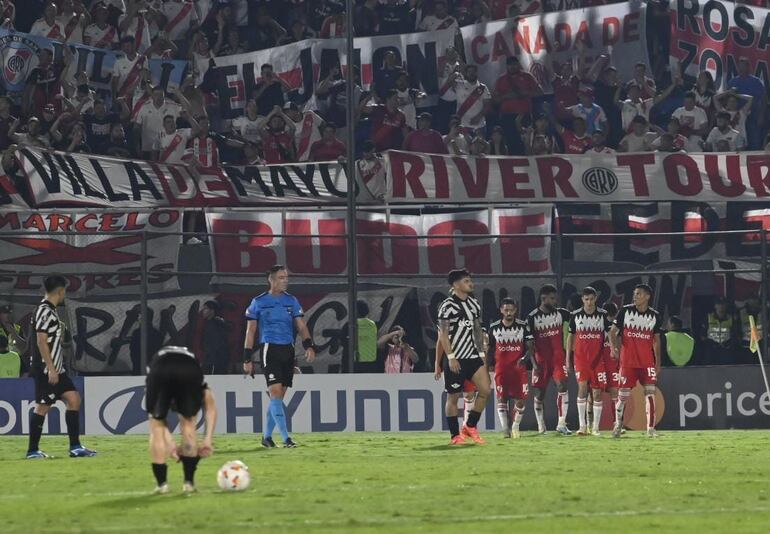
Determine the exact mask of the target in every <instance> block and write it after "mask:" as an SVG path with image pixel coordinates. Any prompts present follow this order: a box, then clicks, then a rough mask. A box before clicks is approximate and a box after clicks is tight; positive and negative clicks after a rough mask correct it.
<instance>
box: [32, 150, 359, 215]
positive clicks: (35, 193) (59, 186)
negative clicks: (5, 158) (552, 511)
mask: <svg viewBox="0 0 770 534" xmlns="http://www.w3.org/2000/svg"><path fill="white" fill-rule="evenodd" d="M17 157H18V159H19V161H20V162H21V167H22V169H23V171H24V173H25V175H26V178H27V181H28V183H29V190H30V194H31V196H32V199H33V201H34V203H35V206H36V207H38V208H46V207H61V206H84V207H100V208H121V209H124V208H154V207H166V206H171V207H190V208H202V207H212V206H221V207H237V206H249V205H258V204H275V203H311V204H314V205H317V204H319V203H323V202H335V201H336V202H338V203H344V201H345V198H346V197H347V177H346V175H345V169H344V166H343V165H340V164H339V163H336V162H327V163H324V162H320V163H301V164H299V163H298V164H296V165H265V166H248V167H239V166H229V165H226V166H223V167H211V168H199V169H196V168H194V167H192V166H187V165H165V164H162V163H155V162H151V161H141V160H126V159H119V158H110V157H106V156H95V155H90V154H73V153H67V152H54V151H47V150H44V149H40V148H35V147H25V148H22V149H20V150H19V151H17ZM366 197H367V198H369V196H368V194H367V195H366Z"/></svg>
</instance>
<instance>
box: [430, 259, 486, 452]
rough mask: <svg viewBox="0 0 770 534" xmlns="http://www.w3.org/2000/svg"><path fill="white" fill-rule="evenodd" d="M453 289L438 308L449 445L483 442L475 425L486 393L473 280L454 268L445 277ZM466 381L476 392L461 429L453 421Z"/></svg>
mask: <svg viewBox="0 0 770 534" xmlns="http://www.w3.org/2000/svg"><path fill="white" fill-rule="evenodd" d="M447 281H448V282H449V285H450V286H451V287H452V289H453V290H454V293H453V294H451V295H450V296H449V297H448V298H447V299H446V300H444V302H442V303H441V305H440V306H439V309H438V324H439V343H440V344H441V346H442V349H443V351H444V353H445V354H446V356H447V358H446V360H445V363H444V387H445V389H446V392H447V401H446V418H447V425H448V426H449V432H450V434H451V435H452V441H451V444H452V445H462V444H464V443H465V440H466V439H472V440H473V441H474V442H476V443H478V444H484V443H485V441H484V439H483V438H482V437H481V436H479V433H478V430H476V425H477V424H478V422H479V418H480V417H481V412H482V411H483V410H484V407H485V406H486V403H487V397H488V396H489V387H490V383H489V373H488V372H487V367H486V365H485V364H484V359H485V357H486V354H485V353H484V346H483V345H484V333H483V331H482V329H481V304H479V301H477V300H476V299H475V298H474V297H473V296H471V293H473V280H471V275H470V273H469V272H468V271H466V270H465V269H456V270H454V271H451V272H450V273H449V275H448V276H447ZM465 380H470V381H471V382H473V383H474V384H475V385H476V389H477V390H478V394H477V396H476V400H475V403H474V406H473V409H472V410H470V412H469V414H468V418H467V420H466V422H465V423H464V424H463V427H462V430H460V428H459V426H460V425H459V422H458V421H457V401H458V400H459V397H460V394H461V393H462V391H463V383H464V381H465Z"/></svg>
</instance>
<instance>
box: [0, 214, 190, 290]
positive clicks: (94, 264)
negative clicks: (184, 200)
mask: <svg viewBox="0 0 770 534" xmlns="http://www.w3.org/2000/svg"><path fill="white" fill-rule="evenodd" d="M181 230H182V212H181V211H177V210H156V211H152V212H141V211H129V210H127V211H122V212H117V211H103V212H99V213H94V212H77V211H62V210H58V211H37V212H21V211H8V212H2V213H0V291H2V292H3V293H5V294H35V295H39V294H40V287H41V284H42V282H43V279H44V278H45V277H46V276H48V275H50V274H52V273H58V274H63V275H65V276H66V278H67V280H68V287H67V290H68V292H69V293H70V294H74V295H84V294H115V293H122V294H125V293H134V292H138V291H139V287H140V284H141V279H142V277H141V274H140V269H141V268H142V251H141V248H142V240H143V239H144V236H143V235H142V232H181ZM146 239H147V248H148V250H149V251H151V253H148V255H147V260H146V261H147V264H146V265H147V271H148V276H147V282H148V287H149V289H150V291H160V290H171V289H178V288H179V285H178V282H177V280H176V277H175V276H174V275H168V274H164V273H165V272H168V271H176V270H177V259H178V253H179V243H180V237H179V235H157V234H156V235H148V236H147V238H146Z"/></svg>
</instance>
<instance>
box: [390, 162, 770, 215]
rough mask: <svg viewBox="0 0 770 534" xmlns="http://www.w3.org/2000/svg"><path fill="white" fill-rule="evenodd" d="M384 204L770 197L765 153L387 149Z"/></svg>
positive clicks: (744, 198)
mask: <svg viewBox="0 0 770 534" xmlns="http://www.w3.org/2000/svg"><path fill="white" fill-rule="evenodd" d="M385 161H386V167H387V170H388V190H387V193H386V199H387V200H388V201H389V202H394V203H399V202H412V203H421V204H423V203H429V202H440V203H446V202H505V201H513V202H629V201H640V202H641V201H667V200H689V201H703V202H712V201H731V202H734V201H756V200H766V199H768V198H770V154H767V153H764V152H755V153H753V152H745V153H740V154H736V153H729V154H727V153H725V154H717V153H713V154H712V153H704V154H684V153H676V154H667V153H661V152H655V153H635V154H583V155H569V156H565V155H559V154H554V155H550V156H538V157H481V158H479V157H473V156H466V157H459V156H445V155H438V154H437V155H429V154H416V153H411V152H398V151H390V152H387V153H386V155H385Z"/></svg>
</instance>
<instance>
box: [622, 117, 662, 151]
mask: <svg viewBox="0 0 770 534" xmlns="http://www.w3.org/2000/svg"><path fill="white" fill-rule="evenodd" d="M656 137H657V136H656V135H655V134H654V133H652V132H650V127H649V124H648V123H647V119H645V118H644V117H642V116H641V115H637V116H636V117H634V120H632V121H631V131H630V132H629V133H627V134H626V135H625V137H623V139H621V141H620V144H619V145H618V152H650V151H652V149H653V146H652V143H653V141H654V140H655V138H656Z"/></svg>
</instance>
